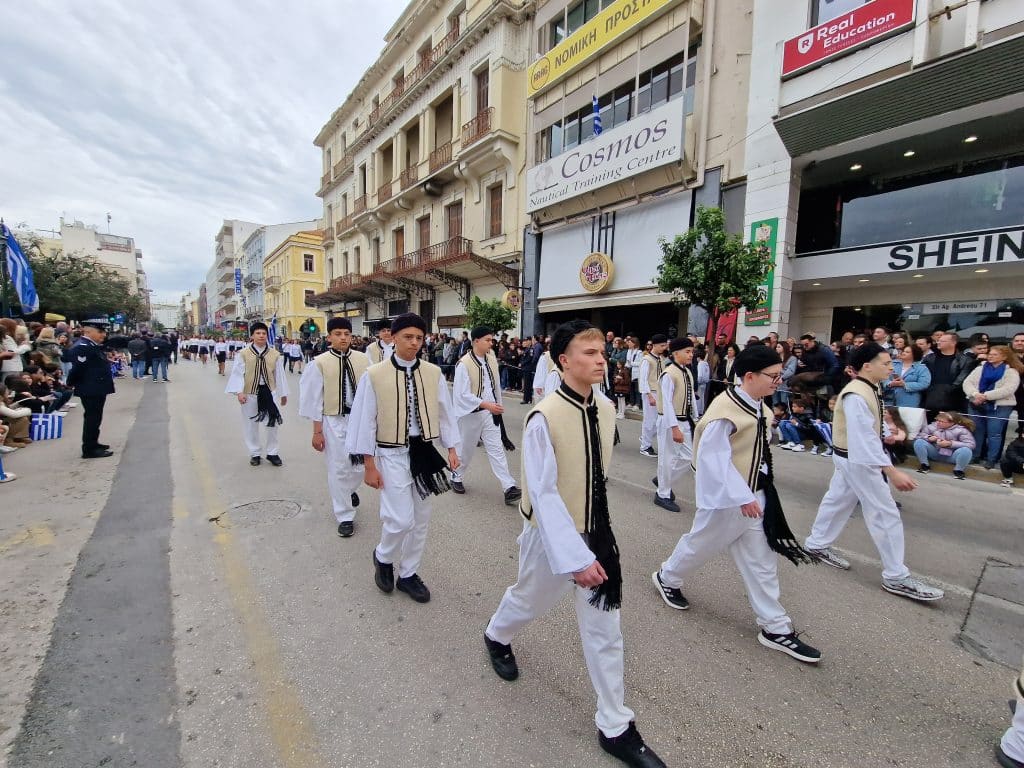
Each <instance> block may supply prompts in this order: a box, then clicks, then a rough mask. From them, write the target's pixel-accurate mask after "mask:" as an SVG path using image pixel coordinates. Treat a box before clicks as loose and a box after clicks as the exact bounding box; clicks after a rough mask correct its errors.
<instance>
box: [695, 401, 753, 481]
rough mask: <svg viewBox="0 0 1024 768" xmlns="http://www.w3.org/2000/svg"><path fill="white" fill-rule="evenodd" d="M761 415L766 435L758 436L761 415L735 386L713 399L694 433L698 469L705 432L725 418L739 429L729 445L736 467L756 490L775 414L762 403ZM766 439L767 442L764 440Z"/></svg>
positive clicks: (734, 433) (731, 436) (730, 439)
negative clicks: (702, 437)
mask: <svg viewBox="0 0 1024 768" xmlns="http://www.w3.org/2000/svg"><path fill="white" fill-rule="evenodd" d="M761 413H762V414H763V415H764V419H763V424H762V429H763V435H758V432H757V423H758V412H757V410H756V409H755V408H752V407H751V406H750V404H749V403H747V402H746V401H745V400H743V399H741V398H740V396H739V395H738V394H736V389H735V388H734V387H729V388H728V389H726V390H725V391H724V392H723V393H722V394H721V395H719V396H718V397H716V398H715V399H714V400H712V401H711V405H709V406H708V409H707V410H706V411H705V412H704V415H703V416H702V417H701V420H700V421H699V422H697V428H696V429H695V430H694V431H693V468H694V470H696V468H697V460H698V457H699V455H700V438H701V436H702V435H703V434H704V429H705V428H706V427H707V425H708V424H710V423H711V422H712V421H717V420H719V419H725V420H726V421H728V422H729V423H730V424H732V426H733V428H734V429H735V430H736V431H735V432H733V433H732V435H730V436H729V444H730V446H731V447H732V465H733V466H734V467H736V471H737V472H739V473H740V476H741V477H743V479H744V480H746V481H747V486H748V487H749V488H750V490H752V491H756V490H757V488H758V485H759V482H758V481H759V478H758V475H759V474H760V473H761V465H762V464H763V463H764V461H765V456H764V446H765V445H767V444H768V439H769V437H770V432H769V430H770V429H771V423H772V411H771V409H770V408H769V407H768V406H767V405H765V404H764V403H763V402H762V403H761ZM762 437H763V439H761V438H762Z"/></svg>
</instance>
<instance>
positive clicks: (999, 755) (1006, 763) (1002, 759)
mask: <svg viewBox="0 0 1024 768" xmlns="http://www.w3.org/2000/svg"><path fill="white" fill-rule="evenodd" d="M996 762H997V763H999V765H1001V766H1002V767H1003V768H1024V763H1022V762H1021V761H1020V760H1014V759H1013V758H1012V757H1010V756H1009V755H1008V754H1006V753H1005V752H1003V745H1002V744H999V743H997V744H996Z"/></svg>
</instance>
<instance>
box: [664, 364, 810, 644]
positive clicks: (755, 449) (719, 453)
mask: <svg viewBox="0 0 1024 768" xmlns="http://www.w3.org/2000/svg"><path fill="white" fill-rule="evenodd" d="M733 371H734V373H735V374H736V376H737V378H738V379H739V383H738V384H737V385H736V386H734V387H729V388H728V389H726V390H725V391H724V392H723V393H722V394H721V395H720V396H718V397H716V398H715V399H714V400H713V401H712V402H711V404H710V405H709V406H708V409H707V411H706V412H705V414H704V417H703V418H702V419H701V420H700V423H698V424H697V428H696V429H695V430H694V434H693V453H694V469H695V470H696V473H697V514H696V515H695V516H694V519H693V527H692V528H691V529H690V532H689V533H687V534H686V535H684V536H683V537H682V538H681V539H680V540H679V543H678V544H676V548H675V550H674V551H673V552H672V554H671V555H670V556H669V558H668V560H666V561H665V562H664V563H662V564H661V569H660V570H657V571H655V572H654V573H653V574H651V580H652V581H653V582H654V586H655V588H656V589H657V590H658V594H659V595H661V598H662V600H664V601H665V603H666V604H667V605H668V606H669V607H670V608H675V609H676V610H680V611H685V610H686V609H687V608H689V607H690V604H689V602H688V601H687V599H686V598H685V597H684V596H683V592H682V587H683V584H684V583H685V582H686V579H687V578H689V577H690V576H691V575H692V574H694V573H696V571H697V570H698V569H699V568H700V567H701V566H702V565H704V563H706V562H707V561H708V560H710V559H711V558H712V557H715V556H716V555H718V554H719V553H721V552H723V551H724V550H726V549H728V550H729V554H731V555H732V558H733V560H734V561H735V562H736V567H737V568H738V569H739V572H740V576H741V577H742V578H743V583H744V585H745V587H746V590H747V598H748V599H749V601H750V606H751V608H753V609H754V614H755V615H756V617H757V624H758V626H759V627H760V630H761V631H760V632H758V635H757V640H758V642H759V643H761V645H763V646H765V647H766V648H771V649H772V650H776V651H781V652H782V653H785V654H788V655H789V656H792V657H793V658H795V659H799V660H800V661H803V662H807V663H809V664H817V663H818V661H820V659H821V653H820V652H819V651H818V650H817V649H815V648H812V647H811V646H809V645H807V644H806V643H804V642H803V641H802V640H800V639H799V638H798V637H797V635H796V633H795V632H794V631H793V622H792V621H791V620H790V618H789V616H787V615H786V611H785V609H784V608H783V607H782V605H781V603H779V574H778V569H777V565H778V564H777V562H776V552H777V553H779V554H781V555H783V556H784V557H786V558H788V559H789V560H791V561H792V562H793V563H794V564H799V563H801V562H810V561H811V558H810V556H809V555H808V554H807V553H806V552H805V551H803V550H802V549H801V548H800V545H799V544H797V542H796V541H795V540H794V538H793V534H792V532H790V530H789V526H788V525H787V524H786V519H785V517H784V515H783V513H782V507H781V504H780V502H779V497H778V493H777V492H776V491H775V485H774V477H773V473H772V462H771V453H770V451H769V448H768V441H769V437H770V432H769V429H770V424H771V420H772V412H771V410H770V409H769V408H768V406H767V405H765V403H764V398H766V397H768V396H770V395H772V394H773V393H774V392H775V390H776V389H777V388H778V386H779V384H780V383H781V382H782V360H781V359H780V358H779V356H778V354H777V353H776V352H775V351H774V350H771V349H768V347H766V346H764V345H761V344H758V345H755V346H751V347H747V348H746V349H744V350H743V351H742V352H740V354H739V355H737V357H736V362H735V364H734V366H733ZM773 550H774V551H773Z"/></svg>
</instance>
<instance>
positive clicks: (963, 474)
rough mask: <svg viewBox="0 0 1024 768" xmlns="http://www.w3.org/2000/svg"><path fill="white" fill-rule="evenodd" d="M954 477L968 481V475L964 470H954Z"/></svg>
mask: <svg viewBox="0 0 1024 768" xmlns="http://www.w3.org/2000/svg"><path fill="white" fill-rule="evenodd" d="M953 477H955V478H956V479H957V480H966V479H967V473H966V472H964V471H963V470H962V469H954V470H953Z"/></svg>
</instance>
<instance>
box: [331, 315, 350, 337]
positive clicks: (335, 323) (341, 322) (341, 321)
mask: <svg viewBox="0 0 1024 768" xmlns="http://www.w3.org/2000/svg"><path fill="white" fill-rule="evenodd" d="M335 328H341V330H343V331H350V332H351V330H352V321H351V320H349V319H348V318H347V317H332V318H331V319H330V320H328V321H327V332H328V333H330V332H331V331H333V330H334V329H335Z"/></svg>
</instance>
